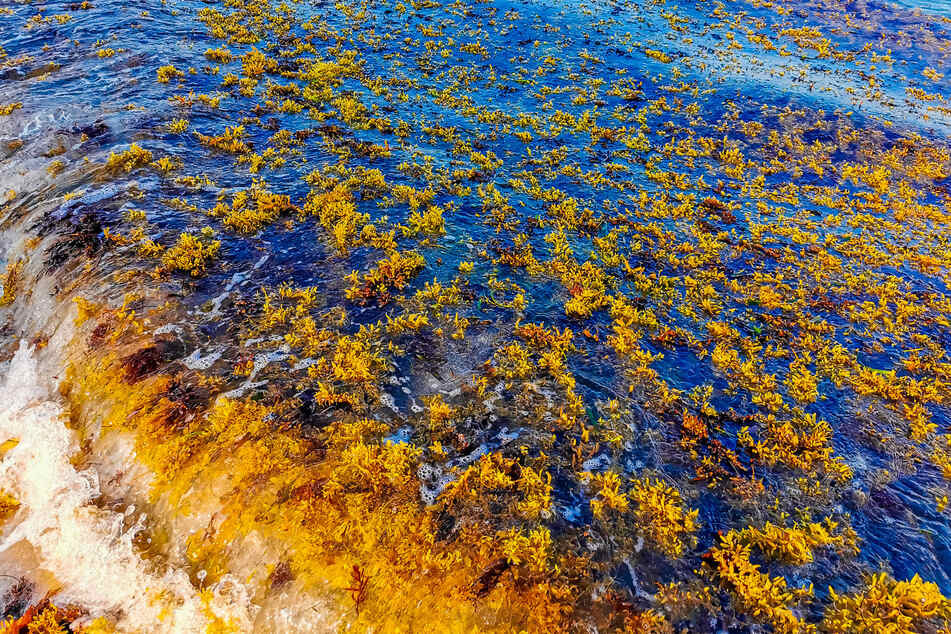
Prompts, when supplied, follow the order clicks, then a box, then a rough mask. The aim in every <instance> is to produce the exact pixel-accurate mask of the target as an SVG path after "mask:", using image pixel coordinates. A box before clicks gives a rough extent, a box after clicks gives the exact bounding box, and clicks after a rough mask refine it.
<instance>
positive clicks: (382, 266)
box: [346, 251, 426, 305]
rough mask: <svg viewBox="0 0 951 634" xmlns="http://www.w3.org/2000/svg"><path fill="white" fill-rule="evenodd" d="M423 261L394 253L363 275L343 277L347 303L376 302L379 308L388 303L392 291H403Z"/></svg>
mask: <svg viewBox="0 0 951 634" xmlns="http://www.w3.org/2000/svg"><path fill="white" fill-rule="evenodd" d="M425 264H426V260H425V259H424V258H423V256H422V255H420V254H419V253H417V252H416V251H406V252H401V251H394V252H393V253H391V254H390V255H389V256H388V257H385V258H383V259H381V260H379V261H378V262H377V263H376V266H374V267H373V268H372V269H370V270H369V271H367V272H366V273H365V274H364V275H362V276H361V275H360V274H358V273H357V272H356V271H354V272H353V273H351V274H350V275H348V276H347V280H348V281H349V282H350V287H349V288H348V289H347V292H346V294H347V299H349V300H354V301H357V302H359V303H362V304H368V303H370V302H373V301H376V302H377V303H378V304H380V305H383V304H386V303H387V302H388V301H390V297H391V293H392V291H401V290H403V289H404V288H406V285H407V284H409V282H410V280H412V279H413V278H414V277H416V275H417V274H418V273H419V272H420V271H422V270H423V266H424V265H425Z"/></svg>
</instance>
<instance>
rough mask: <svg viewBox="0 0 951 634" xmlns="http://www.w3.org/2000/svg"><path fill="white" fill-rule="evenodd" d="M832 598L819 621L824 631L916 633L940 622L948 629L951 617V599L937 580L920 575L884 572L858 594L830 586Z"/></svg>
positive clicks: (872, 579)
mask: <svg viewBox="0 0 951 634" xmlns="http://www.w3.org/2000/svg"><path fill="white" fill-rule="evenodd" d="M829 598H830V600H831V601H832V606H831V607H829V608H828V609H827V610H826V613H825V616H824V618H823V619H822V622H821V623H820V624H819V629H820V630H822V631H823V632H830V633H831V632H852V633H854V634H886V633H889V634H891V633H901V634H914V633H915V632H926V631H927V632H930V631H935V630H937V625H938V623H942V624H943V629H942V630H941V631H947V628H948V626H949V619H951V602H949V601H948V599H946V598H945V597H944V596H943V595H942V594H941V591H940V590H939V589H938V586H937V585H936V584H934V583H930V582H925V581H922V580H921V578H920V577H919V576H918V575H915V576H914V577H912V578H911V579H909V580H908V581H896V580H895V579H893V578H892V577H891V576H889V575H887V574H886V573H884V572H881V573H878V574H875V575H872V576H871V577H870V578H869V579H868V580H867V582H866V584H865V587H864V588H863V589H862V590H860V591H858V592H856V593H854V594H848V595H839V594H837V593H836V592H835V591H834V590H833V589H832V588H829Z"/></svg>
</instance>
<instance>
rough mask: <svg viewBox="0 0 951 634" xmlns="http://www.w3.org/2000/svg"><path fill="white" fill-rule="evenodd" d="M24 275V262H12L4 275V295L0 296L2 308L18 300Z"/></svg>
mask: <svg viewBox="0 0 951 634" xmlns="http://www.w3.org/2000/svg"><path fill="white" fill-rule="evenodd" d="M22 275H23V260H22V259H20V260H17V261H16V262H10V263H9V264H7V270H6V272H5V273H4V274H3V295H0V306H9V305H10V304H12V303H13V302H14V300H16V298H17V292H18V290H19V288H20V285H21V279H20V278H21V277H22Z"/></svg>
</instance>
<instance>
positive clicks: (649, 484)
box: [629, 477, 700, 557]
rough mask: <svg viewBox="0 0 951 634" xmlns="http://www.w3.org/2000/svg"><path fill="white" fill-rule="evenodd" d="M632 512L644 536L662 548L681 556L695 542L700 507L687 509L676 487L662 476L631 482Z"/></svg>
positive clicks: (668, 552) (666, 551)
mask: <svg viewBox="0 0 951 634" xmlns="http://www.w3.org/2000/svg"><path fill="white" fill-rule="evenodd" d="M629 496H630V499H631V502H632V503H633V510H632V513H633V515H634V518H635V520H636V521H637V524H638V526H639V527H640V529H641V531H642V532H643V534H644V536H645V537H646V538H647V539H648V540H649V541H650V542H652V543H653V544H655V545H656V546H657V547H658V548H659V549H660V551H661V552H663V553H664V554H666V555H668V556H670V557H680V556H681V555H683V554H684V551H685V550H686V549H687V547H688V546H691V547H692V546H693V545H695V544H696V541H697V540H696V537H694V535H693V533H695V532H696V531H697V530H698V529H699V528H700V524H699V522H698V521H697V516H698V515H699V513H700V512H699V511H698V510H696V509H694V510H692V511H685V510H684V508H683V499H682V498H681V496H680V492H679V491H677V489H675V488H673V487H671V486H669V485H668V484H665V483H664V482H663V481H661V480H651V478H649V477H646V478H641V479H639V480H634V481H633V482H632V486H631V491H630V493H629Z"/></svg>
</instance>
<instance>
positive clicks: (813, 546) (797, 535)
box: [737, 517, 858, 566]
mask: <svg viewBox="0 0 951 634" xmlns="http://www.w3.org/2000/svg"><path fill="white" fill-rule="evenodd" d="M836 528H838V524H837V523H836V522H834V521H833V520H832V518H830V517H827V518H825V520H823V521H822V522H821V523H820V522H807V523H804V524H797V525H796V526H793V527H791V528H787V527H783V526H777V525H776V524H773V523H771V522H766V524H765V525H764V526H763V528H755V527H749V528H745V529H743V530H742V531H740V532H739V533H737V539H738V540H739V541H740V542H741V543H744V544H748V545H750V546H754V547H755V548H756V549H757V550H759V551H760V552H762V553H763V554H764V555H766V556H767V557H769V558H770V559H775V560H778V561H781V562H784V563H789V564H793V565H797V566H801V565H803V564H808V563H811V562H812V561H813V558H814V553H815V551H816V550H817V549H819V548H823V547H825V546H835V547H836V548H838V549H840V550H843V551H850V552H851V553H852V554H858V545H857V542H858V536H857V535H856V534H855V531H853V530H852V529H851V527H848V526H847V527H846V528H844V529H843V530H841V531H840V532H839V533H838V534H836V533H835V530H836Z"/></svg>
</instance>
